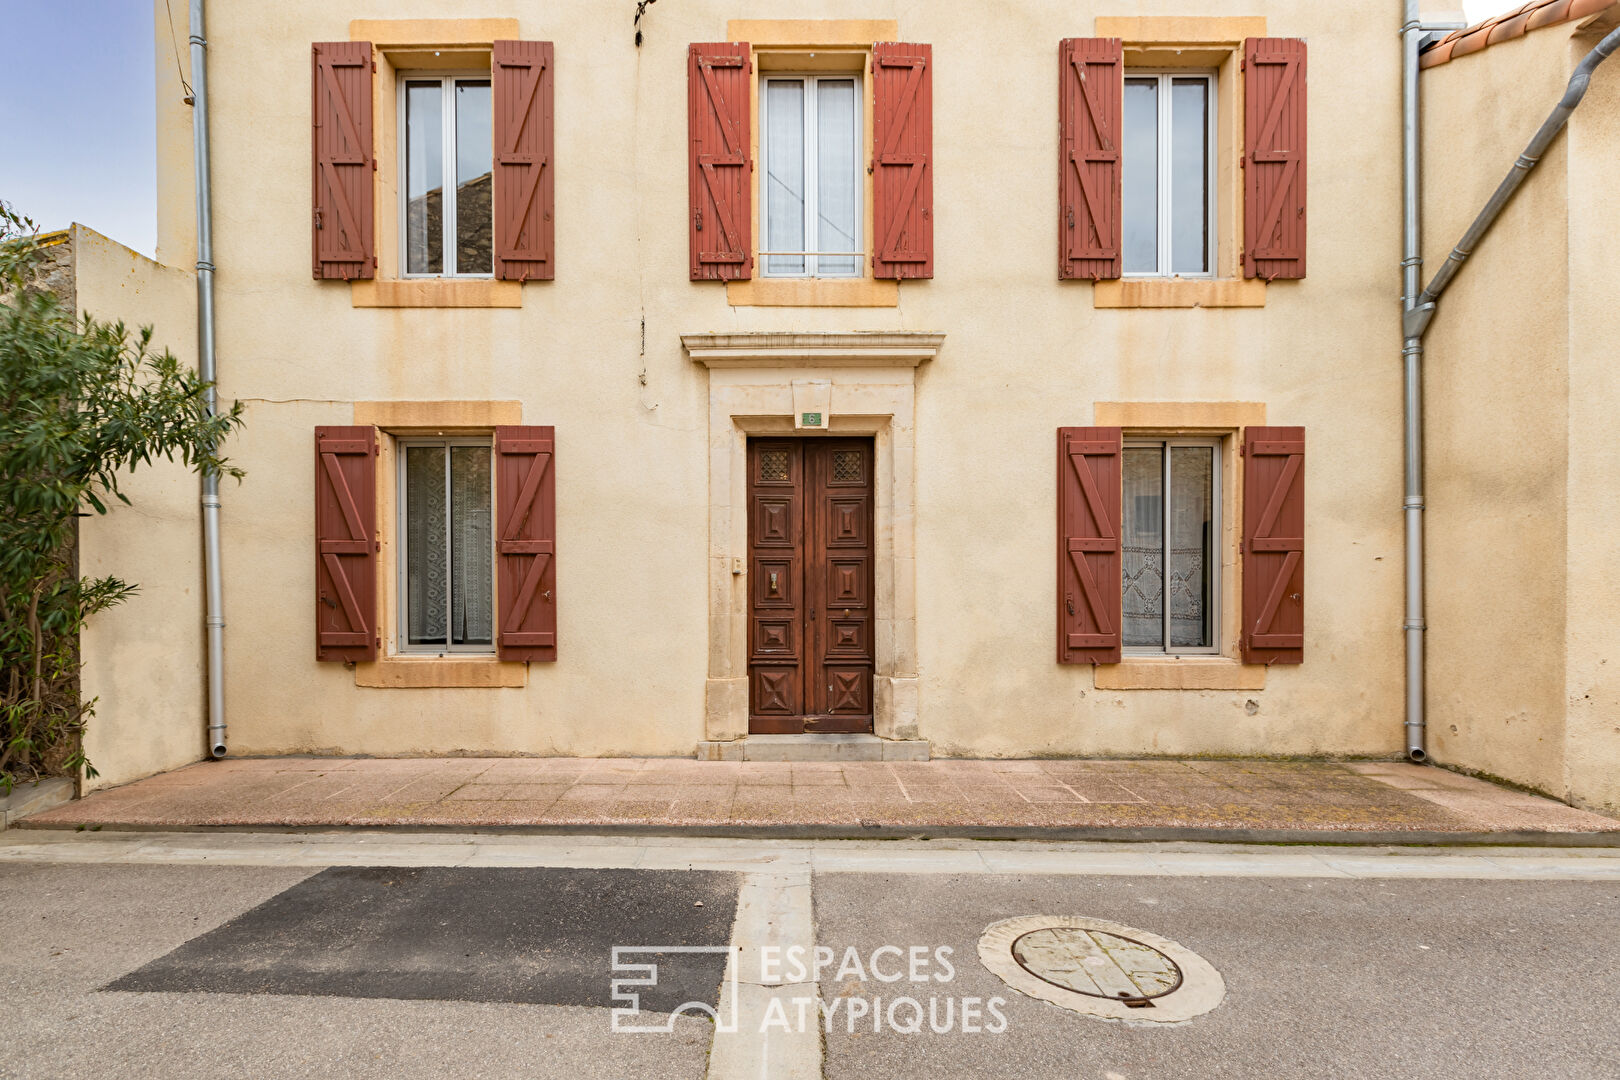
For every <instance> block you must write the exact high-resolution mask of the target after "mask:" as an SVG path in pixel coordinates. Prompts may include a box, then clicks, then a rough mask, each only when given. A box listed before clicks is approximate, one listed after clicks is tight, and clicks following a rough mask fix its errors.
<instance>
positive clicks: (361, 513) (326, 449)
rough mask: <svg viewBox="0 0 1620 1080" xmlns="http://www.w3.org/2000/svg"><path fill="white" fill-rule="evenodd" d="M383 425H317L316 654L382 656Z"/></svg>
mask: <svg viewBox="0 0 1620 1080" xmlns="http://www.w3.org/2000/svg"><path fill="white" fill-rule="evenodd" d="M376 464H377V430H376V429H375V428H370V427H318V428H316V429H315V659H317V660H339V661H347V662H355V661H361V660H375V659H376V658H377V645H378V641H377V470H376Z"/></svg>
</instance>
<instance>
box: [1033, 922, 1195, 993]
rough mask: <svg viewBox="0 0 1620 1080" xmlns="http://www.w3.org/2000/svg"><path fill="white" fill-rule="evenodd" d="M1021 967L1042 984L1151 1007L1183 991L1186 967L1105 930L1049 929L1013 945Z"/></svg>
mask: <svg viewBox="0 0 1620 1080" xmlns="http://www.w3.org/2000/svg"><path fill="white" fill-rule="evenodd" d="M1012 954H1013V959H1014V960H1017V961H1018V966H1019V967H1021V968H1023V969H1024V970H1025V971H1027V972H1029V973H1030V974H1031V975H1033V976H1035V977H1036V978H1037V979H1040V980H1041V981H1043V982H1049V983H1051V984H1052V985H1053V986H1061V987H1063V988H1064V989H1065V990H1073V991H1074V992H1075V993H1077V994H1085V995H1087V996H1088V997H1100V998H1110V999H1112V1000H1116V1001H1123V1002H1124V1003H1125V1004H1126V1005H1129V1006H1131V1007H1133V1008H1151V1007H1152V1002H1153V999H1154V998H1158V997H1163V996H1164V995H1166V994H1170V993H1174V992H1175V991H1176V990H1179V989H1180V988H1181V983H1182V975H1181V968H1180V967H1179V966H1177V964H1176V962H1175V961H1174V960H1172V959H1170V958H1169V957H1168V956H1166V955H1165V954H1164V953H1162V952H1160V951H1159V950H1158V949H1155V948H1154V947H1153V946H1151V945H1146V944H1143V943H1142V942H1140V941H1137V940H1136V939H1135V938H1128V937H1125V936H1124V935H1122V934H1111V933H1109V932H1108V931H1106V930H1087V929H1081V928H1078V927H1072V926H1048V927H1045V928H1044V929H1041V930H1031V931H1030V932H1029V933H1027V934H1024V935H1022V936H1021V937H1019V938H1018V940H1016V941H1014V942H1013V946H1012Z"/></svg>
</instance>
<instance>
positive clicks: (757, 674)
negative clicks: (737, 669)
mask: <svg viewBox="0 0 1620 1080" xmlns="http://www.w3.org/2000/svg"><path fill="white" fill-rule="evenodd" d="M872 477H873V444H872V440H870V439H754V440H750V442H749V445H748V484H749V489H748V509H749V520H748V545H749V565H748V575H749V576H748V590H749V605H750V610H749V620H748V649H749V723H748V729H749V731H750V732H752V733H755V734H767V733H777V734H779V733H800V732H805V731H840V732H845V731H870V730H872V671H873V667H874V653H873V611H874V598H873V572H872V563H873V536H872V522H873V485H872Z"/></svg>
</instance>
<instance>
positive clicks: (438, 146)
mask: <svg viewBox="0 0 1620 1080" xmlns="http://www.w3.org/2000/svg"><path fill="white" fill-rule="evenodd" d="M399 96H400V106H399V114H400V148H401V149H400V155H401V157H402V159H403V160H402V162H401V167H400V173H401V175H402V176H403V177H404V179H405V183H404V186H403V195H402V197H401V199H400V210H399V213H400V235H401V236H402V237H403V238H404V252H403V260H402V261H403V264H404V267H405V276H407V277H411V276H416V277H423V276H442V277H478V276H488V275H490V274H492V273H493V272H494V262H493V258H492V250H491V246H490V241H491V231H492V225H493V221H494V217H493V215H494V200H493V198H492V195H493V189H492V181H493V176H492V167H493V161H494V136H493V134H492V132H491V128H490V124H491V113H490V80H489V76H488V75H487V74H485V75H478V76H472V77H468V76H447V77H439V76H435V77H433V78H419V77H415V76H411V77H407V78H403V79H401V80H400V83H399ZM447 147H448V148H450V149H449V150H447V149H446V148H447Z"/></svg>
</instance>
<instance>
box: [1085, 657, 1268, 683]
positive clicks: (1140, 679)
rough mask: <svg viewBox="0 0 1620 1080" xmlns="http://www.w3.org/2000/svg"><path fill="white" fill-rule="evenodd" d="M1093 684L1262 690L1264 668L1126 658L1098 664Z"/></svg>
mask: <svg viewBox="0 0 1620 1080" xmlns="http://www.w3.org/2000/svg"><path fill="white" fill-rule="evenodd" d="M1094 670H1095V674H1094V676H1093V681H1094V682H1095V684H1096V687H1097V689H1099V690H1264V689H1265V688H1266V668H1265V665H1264V664H1245V663H1243V662H1242V661H1241V660H1235V659H1233V658H1232V657H1230V656H1166V657H1157V656H1127V657H1126V658H1125V659H1124V660H1122V661H1120V662H1119V663H1117V664H1098V665H1097V666H1096V668H1095V669H1094Z"/></svg>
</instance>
